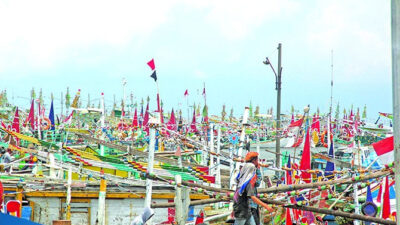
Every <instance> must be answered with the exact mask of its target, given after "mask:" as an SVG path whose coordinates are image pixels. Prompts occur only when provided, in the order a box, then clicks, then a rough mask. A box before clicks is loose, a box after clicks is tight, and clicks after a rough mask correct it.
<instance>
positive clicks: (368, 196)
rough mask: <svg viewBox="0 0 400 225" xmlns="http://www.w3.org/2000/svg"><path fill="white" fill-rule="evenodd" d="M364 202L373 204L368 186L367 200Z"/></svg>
mask: <svg viewBox="0 0 400 225" xmlns="http://www.w3.org/2000/svg"><path fill="white" fill-rule="evenodd" d="M366 202H373V199H372V193H371V187H370V185H368V187H367V199H366Z"/></svg>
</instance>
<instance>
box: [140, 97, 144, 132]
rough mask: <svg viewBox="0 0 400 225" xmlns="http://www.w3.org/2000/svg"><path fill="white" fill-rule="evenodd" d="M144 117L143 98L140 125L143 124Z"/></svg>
mask: <svg viewBox="0 0 400 225" xmlns="http://www.w3.org/2000/svg"><path fill="white" fill-rule="evenodd" d="M143 118H144V114H143V100H142V106H141V108H140V120H139V126H140V127H142V126H143Z"/></svg>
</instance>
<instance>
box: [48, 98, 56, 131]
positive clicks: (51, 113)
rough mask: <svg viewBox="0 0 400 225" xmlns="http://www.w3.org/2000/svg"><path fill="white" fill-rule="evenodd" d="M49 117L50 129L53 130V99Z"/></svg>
mask: <svg viewBox="0 0 400 225" xmlns="http://www.w3.org/2000/svg"><path fill="white" fill-rule="evenodd" d="M49 119H50V122H51V126H50V130H55V127H54V107H53V100H52V101H51V106H50V113H49Z"/></svg>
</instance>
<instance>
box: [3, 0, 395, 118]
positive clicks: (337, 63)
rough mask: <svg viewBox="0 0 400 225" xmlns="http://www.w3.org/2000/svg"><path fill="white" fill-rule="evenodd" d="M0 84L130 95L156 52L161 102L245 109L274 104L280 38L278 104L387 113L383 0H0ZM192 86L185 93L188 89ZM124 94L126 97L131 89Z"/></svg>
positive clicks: (95, 95)
mask: <svg viewBox="0 0 400 225" xmlns="http://www.w3.org/2000/svg"><path fill="white" fill-rule="evenodd" d="M0 30H1V35H0V90H4V89H6V90H7V93H8V97H9V99H10V101H11V102H12V103H14V104H17V105H19V106H20V107H21V108H29V98H30V91H31V89H32V88H34V89H35V91H36V93H39V90H40V89H41V88H42V89H43V96H44V99H45V102H46V104H47V105H48V104H49V103H50V95H51V93H53V94H54V96H55V109H56V113H59V111H60V108H61V106H60V97H61V92H63V94H64V95H65V93H66V88H67V87H69V88H70V91H71V95H72V96H73V95H74V93H76V91H77V90H78V89H81V96H82V103H83V105H85V104H86V103H85V102H86V101H87V98H88V97H87V96H88V94H90V98H91V100H92V102H93V103H94V104H95V106H97V104H98V101H99V100H98V99H99V97H100V94H101V92H104V94H105V97H106V105H107V106H108V107H111V106H112V103H113V96H114V95H115V96H116V99H117V101H120V100H121V99H122V96H123V90H122V79H123V78H125V79H126V81H127V84H126V95H127V96H129V95H130V94H131V93H133V95H134V101H137V102H140V101H141V99H142V98H147V96H150V99H151V102H150V104H151V108H153V109H156V101H155V99H156V91H157V87H156V84H155V82H154V80H153V79H152V78H150V75H151V69H150V68H149V67H148V66H147V64H146V63H147V62H148V61H149V60H150V59H152V58H154V60H155V65H156V69H157V76H158V85H159V92H160V96H161V99H162V100H163V102H164V108H165V109H164V110H170V109H171V108H172V107H174V108H175V109H177V108H178V109H179V108H180V109H182V110H183V111H185V110H186V109H187V102H189V104H190V105H193V103H194V102H196V103H201V104H204V99H203V98H202V95H201V93H202V89H203V84H205V86H206V93H207V104H208V106H209V111H210V113H212V114H218V115H219V114H220V112H221V110H222V105H223V104H225V105H226V108H227V111H228V113H229V110H230V109H231V108H233V109H234V112H235V114H237V115H238V114H242V112H243V110H244V107H245V106H249V104H250V101H251V102H252V105H253V107H254V108H255V106H257V105H258V106H260V111H261V113H265V112H266V110H267V108H270V107H274V111H275V109H276V91H275V77H274V74H273V72H272V70H271V68H270V67H269V66H267V65H264V64H263V63H262V62H263V61H264V60H265V57H269V58H270V60H271V62H272V64H273V66H274V67H275V69H276V68H277V58H278V57H277V55H278V51H277V46H278V43H282V67H283V70H282V112H283V113H289V112H290V109H291V106H292V105H293V106H294V107H295V108H296V109H297V110H302V109H303V107H304V106H306V105H307V104H310V108H311V112H314V111H316V109H317V108H319V109H320V111H321V112H327V111H328V110H329V102H330V80H331V62H332V51H333V80H334V86H333V104H334V106H335V105H336V104H338V103H339V104H340V107H341V111H343V107H346V108H347V109H349V108H350V107H351V105H353V106H354V109H356V108H357V107H360V108H363V107H364V105H367V108H368V117H369V118H372V119H376V118H377V116H378V115H377V112H379V111H381V112H391V111H392V88H391V87H392V84H391V39H390V1H373V0H353V1H348V0H323V1H320V0H304V1H298V0H253V1H236V0H229V1H228V0H218V1H215V0H202V1H189V0H169V1H165V0H160V1H153V0H146V1H124V0H120V1H102V0H93V1H92V0H87V1H75V0H69V1H54V0H44V1H41V0H37V1H31V0H25V1H24V0H21V1H19V0H17V1H15V0H0ZM186 89H188V91H189V97H188V99H185V98H184V96H183V95H184V92H185V90H186ZM127 101H128V103H129V102H130V98H129V97H127Z"/></svg>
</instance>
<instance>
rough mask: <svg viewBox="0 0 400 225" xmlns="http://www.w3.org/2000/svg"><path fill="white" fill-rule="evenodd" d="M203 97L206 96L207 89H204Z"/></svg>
mask: <svg viewBox="0 0 400 225" xmlns="http://www.w3.org/2000/svg"><path fill="white" fill-rule="evenodd" d="M203 96H206V87H204V88H203Z"/></svg>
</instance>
